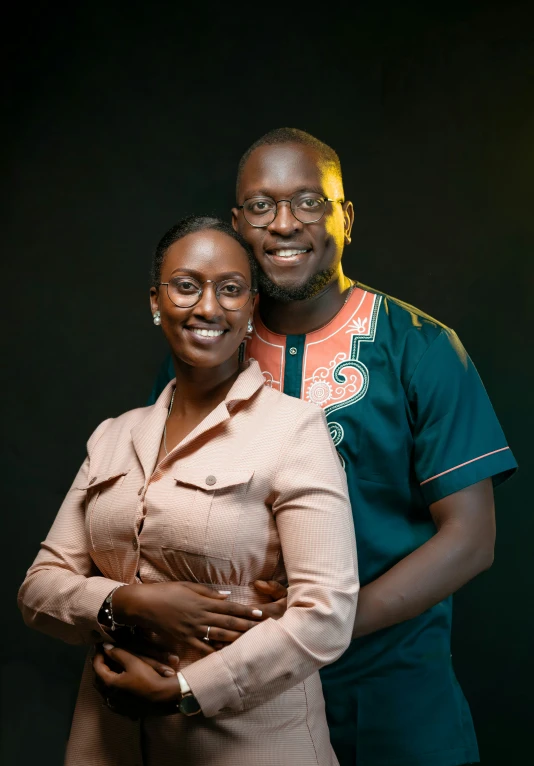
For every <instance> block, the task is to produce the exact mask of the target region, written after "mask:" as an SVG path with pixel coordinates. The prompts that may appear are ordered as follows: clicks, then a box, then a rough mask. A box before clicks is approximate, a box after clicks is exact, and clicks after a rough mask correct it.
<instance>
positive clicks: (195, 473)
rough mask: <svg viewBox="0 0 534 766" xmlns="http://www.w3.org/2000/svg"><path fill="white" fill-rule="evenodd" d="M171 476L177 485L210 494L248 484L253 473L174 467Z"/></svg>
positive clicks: (223, 469) (247, 470) (225, 469)
mask: <svg viewBox="0 0 534 766" xmlns="http://www.w3.org/2000/svg"><path fill="white" fill-rule="evenodd" d="M173 476H174V478H175V479H176V481H177V482H178V483H179V484H186V485H188V486H190V487H197V489H204V490H206V491H208V492H210V491H213V490H217V489H226V488H227V487H235V486H236V485H238V484H248V482H249V481H250V480H251V479H252V477H253V476H254V471H253V470H251V469H242V470H240V471H232V470H228V469H227V468H222V469H220V470H219V469H218V468H214V469H213V470H212V471H210V470H209V468H187V467H185V466H181V467H180V466H176V468H175V470H174V473H173Z"/></svg>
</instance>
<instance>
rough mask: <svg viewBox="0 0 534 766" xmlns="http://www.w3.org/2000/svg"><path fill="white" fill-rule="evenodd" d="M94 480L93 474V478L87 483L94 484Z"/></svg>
mask: <svg viewBox="0 0 534 766" xmlns="http://www.w3.org/2000/svg"><path fill="white" fill-rule="evenodd" d="M95 481H96V476H93V478H92V479H91V481H90V482H89V484H94V483H95Z"/></svg>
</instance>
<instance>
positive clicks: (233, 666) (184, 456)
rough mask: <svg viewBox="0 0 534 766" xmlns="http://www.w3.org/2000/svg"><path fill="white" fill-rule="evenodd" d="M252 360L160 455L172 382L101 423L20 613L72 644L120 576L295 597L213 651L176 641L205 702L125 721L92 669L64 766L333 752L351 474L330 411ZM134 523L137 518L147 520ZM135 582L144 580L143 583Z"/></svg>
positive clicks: (297, 759)
mask: <svg viewBox="0 0 534 766" xmlns="http://www.w3.org/2000/svg"><path fill="white" fill-rule="evenodd" d="M263 384H264V378H263V375H262V373H261V371H260V369H259V366H258V364H257V363H256V362H255V361H254V360H252V361H251V362H250V364H249V367H248V368H247V369H246V370H245V371H244V372H242V373H241V375H240V376H239V377H238V379H237V380H236V382H235V383H234V385H233V387H232V389H231V390H230V392H229V394H228V395H227V397H226V399H225V400H224V402H222V403H221V404H220V405H219V406H218V407H216V408H215V409H214V410H213V411H212V412H211V413H210V415H208V417H206V418H205V420H204V421H203V422H202V423H200V425H199V426H198V427H197V428H196V429H195V430H194V431H192V432H191V433H190V434H189V435H188V436H187V437H186V438H185V439H184V440H183V441H182V442H181V443H180V444H178V445H177V447H176V448H175V449H174V450H173V451H172V452H171V453H170V454H169V455H168V456H167V457H165V458H164V459H163V460H162V461H161V462H160V464H159V465H157V466H156V459H157V455H158V450H159V445H160V442H161V437H162V431H163V427H164V423H165V419H166V416H167V410H168V407H169V403H170V398H171V394H172V390H173V388H174V381H173V382H172V383H170V384H169V385H168V386H167V388H166V389H165V390H164V391H163V393H162V394H161V396H160V397H159V399H158V401H157V402H156V404H154V405H153V406H151V407H146V408H141V409H137V410H132V411H131V412H127V413H125V414H124V415H121V416H120V417H118V418H116V419H111V420H106V421H105V422H104V423H102V424H101V425H100V426H99V427H98V428H97V429H96V431H95V432H94V434H93V435H92V436H91V438H90V440H89V442H88V456H87V458H86V460H85V462H84V464H83V465H82V467H81V468H80V471H79V472H78V475H77V477H76V479H75V480H74V483H73V485H72V488H71V489H70V491H69V493H68V495H67V497H66V498H65V501H64V502H63V505H62V506H61V509H60V511H59V513H58V515H57V517H56V520H55V521H54V524H53V526H52V528H51V530H50V532H49V534H48V536H47V538H46V540H45V541H44V543H42V545H41V550H40V552H39V554H38V556H37V558H36V560H35V562H34V564H33V565H32V566H31V568H30V569H29V571H28V574H27V576H26V579H25V581H24V583H23V585H22V587H21V589H20V594H19V604H20V608H21V610H22V613H23V616H24V619H25V621H26V623H27V624H28V625H29V626H31V627H35V628H36V629H38V630H42V631H44V632H46V633H48V634H50V635H52V636H56V637H58V638H61V639H63V640H65V641H67V642H69V643H87V644H91V643H94V642H95V641H99V640H102V639H107V638H108V636H107V635H106V633H105V631H104V630H103V629H102V628H101V626H100V625H99V623H98V621H97V615H98V611H99V609H100V607H101V605H102V602H103V601H104V599H105V597H106V596H107V595H108V593H109V592H110V590H111V589H112V588H113V587H114V586H115V585H118V584H120V583H134V582H139V581H140V582H141V583H154V582H164V581H168V580H179V581H184V580H187V581H192V582H201V583H204V584H207V585H208V586H210V587H213V588H214V589H225V590H230V591H231V596H230V597H229V598H230V599H231V600H234V601H238V602H241V603H249V604H250V603H259V602H261V601H262V600H265V599H262V597H260V596H259V595H258V593H257V592H256V591H255V590H254V589H253V588H252V586H251V583H252V582H253V581H254V580H256V579H264V580H270V579H277V580H280V581H282V582H284V581H286V580H287V582H288V583H289V592H288V609H287V611H286V613H285V614H284V616H283V617H282V618H281V619H279V620H273V619H268V620H266V621H264V622H262V623H259V624H258V625H257V626H256V627H254V628H253V629H252V630H250V631H249V632H248V633H245V634H244V635H243V636H242V637H241V638H239V640H237V641H235V642H234V643H233V644H231V645H228V646H227V647H225V648H224V649H222V650H221V651H218V652H216V653H214V654H212V655H209V656H207V657H200V656H199V655H197V654H196V653H195V651H194V650H191V649H189V648H188V647H187V646H182V645H178V646H176V647H174V650H175V651H176V652H177V654H178V655H179V656H180V659H181V670H182V672H183V674H184V676H185V678H186V679H187V681H188V683H189V685H190V686H191V688H192V690H193V692H194V694H195V696H196V697H197V699H198V701H199V703H200V705H201V707H202V711H203V714H204V715H199V716H196V717H193V718H186V717H184V716H181V715H179V714H178V715H175V716H170V717H165V718H145V719H144V720H142V721H140V722H132V721H130V720H128V719H125V718H122V717H120V716H118V715H116V714H114V713H113V712H111V711H110V710H109V709H108V708H106V707H103V706H102V701H101V699H100V697H99V696H98V694H97V693H96V692H95V690H94V689H93V687H92V670H91V667H90V663H89V662H88V663H87V665H86V669H85V672H84V676H83V679H82V685H81V688H80V693H79V697H78V702H77V706H76V711H75V715H74V721H73V727H72V732H71V737H70V741H69V746H68V751H67V761H66V763H67V764H72V765H74V764H76V765H77V766H78V765H79V764H81V763H83V764H84V765H85V764H94V765H95V766H100V765H102V766H111V765H112V764H113V765H115V764H116V765H117V766H119V764H120V766H129V765H130V764H132V765H135V764H139V765H140V764H145V765H146V764H154V765H156V764H157V766H165V765H166V764H171V763H172V764H199V765H202V766H205V765H207V764H209V765H210V766H230V764H232V766H238V765H239V764H243V766H245V764H246V766H250V764H252V763H254V766H261V764H265V766H283V765H284V764H286V763H287V764H288V766H289V764H290V765H291V766H308V764H321V766H323V765H324V766H330V765H331V764H336V763H337V761H336V759H335V755H334V754H333V751H332V749H331V746H330V742H329V736H328V728H327V726H326V719H325V713H324V703H323V698H322V692H321V688H320V682H319V677H318V673H317V670H318V668H320V667H322V666H323V665H326V664H328V663H331V662H333V661H334V660H335V659H337V658H338V657H339V656H340V655H341V654H342V652H343V651H344V650H345V649H346V648H347V646H348V644H349V642H350V639H351V632H352V626H353V623H354V615H355V610H356V600H357V592H358V577H357V563H356V550H355V541H354V531H353V525H352V514H351V509H350V505H349V500H348V493H347V487H346V481H345V475H344V472H343V469H342V468H341V465H340V462H339V459H338V457H337V454H336V451H335V449H334V446H333V444H332V441H331V439H330V436H329V433H328V427H327V425H326V421H325V418H324V415H323V413H322V411H321V410H320V409H319V408H318V407H317V406H315V405H311V404H307V403H305V402H302V401H300V400H299V399H294V398H291V397H288V396H285V395H284V394H280V393H278V392H276V391H273V390H272V389H270V388H268V387H266V386H264V385H263ZM139 530H141V531H139ZM141 587H142V586H141Z"/></svg>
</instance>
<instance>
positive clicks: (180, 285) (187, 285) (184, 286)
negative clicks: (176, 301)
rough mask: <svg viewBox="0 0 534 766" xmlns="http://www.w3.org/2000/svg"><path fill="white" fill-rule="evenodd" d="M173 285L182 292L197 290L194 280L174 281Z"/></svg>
mask: <svg viewBox="0 0 534 766" xmlns="http://www.w3.org/2000/svg"><path fill="white" fill-rule="evenodd" d="M174 286H175V287H176V289H177V290H180V292H182V293H193V292H196V291H197V290H198V287H197V285H195V283H194V282H187V281H179V282H178V281H177V282H175V283H174Z"/></svg>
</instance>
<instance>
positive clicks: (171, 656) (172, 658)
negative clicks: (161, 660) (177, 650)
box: [167, 654, 180, 662]
mask: <svg viewBox="0 0 534 766" xmlns="http://www.w3.org/2000/svg"><path fill="white" fill-rule="evenodd" d="M167 656H168V658H169V660H170V661H171V662H180V658H179V657H178V655H177V654H168V655H167Z"/></svg>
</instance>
